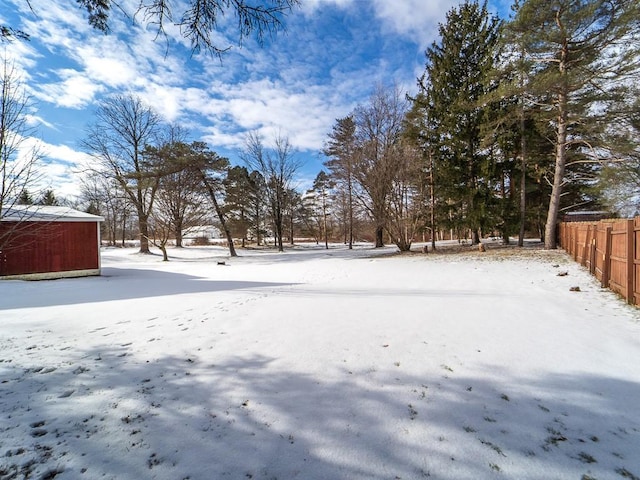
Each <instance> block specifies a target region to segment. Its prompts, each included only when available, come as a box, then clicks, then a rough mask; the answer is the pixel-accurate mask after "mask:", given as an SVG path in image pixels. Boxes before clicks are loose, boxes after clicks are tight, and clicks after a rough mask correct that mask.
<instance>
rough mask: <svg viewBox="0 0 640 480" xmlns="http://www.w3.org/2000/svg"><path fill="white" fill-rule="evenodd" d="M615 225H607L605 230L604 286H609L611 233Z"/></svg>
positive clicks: (603, 254) (603, 255) (603, 256)
mask: <svg viewBox="0 0 640 480" xmlns="http://www.w3.org/2000/svg"><path fill="white" fill-rule="evenodd" d="M612 231H613V227H612V226H611V225H607V226H606V227H605V230H604V248H603V249H602V250H603V253H602V288H609V275H610V274H611V273H610V272H611V235H612Z"/></svg>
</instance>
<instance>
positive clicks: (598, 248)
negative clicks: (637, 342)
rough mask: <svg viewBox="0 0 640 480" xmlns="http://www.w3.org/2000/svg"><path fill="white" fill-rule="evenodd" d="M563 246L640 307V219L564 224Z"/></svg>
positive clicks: (610, 286) (593, 272)
mask: <svg viewBox="0 0 640 480" xmlns="http://www.w3.org/2000/svg"><path fill="white" fill-rule="evenodd" d="M559 238H560V245H561V247H562V248H564V249H565V251H566V252H567V253H568V254H569V255H571V257H572V258H573V259H574V260H575V261H576V262H578V263H580V264H581V265H583V266H585V267H586V268H588V269H589V272H590V273H591V274H592V275H594V276H595V277H596V278H597V279H598V280H600V283H601V285H602V286H603V287H605V288H610V289H611V290H612V291H614V292H616V293H618V294H619V295H621V296H622V297H624V298H625V299H626V300H627V302H629V303H630V304H633V305H638V304H640V286H639V285H638V284H639V280H638V279H640V217H637V218H635V219H633V220H601V221H599V222H563V223H562V224H561V226H560V231H559Z"/></svg>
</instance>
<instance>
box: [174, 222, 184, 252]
mask: <svg viewBox="0 0 640 480" xmlns="http://www.w3.org/2000/svg"><path fill="white" fill-rule="evenodd" d="M175 235H176V247H177V248H182V227H181V226H180V227H177V228H176V231H175Z"/></svg>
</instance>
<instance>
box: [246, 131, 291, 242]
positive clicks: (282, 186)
mask: <svg viewBox="0 0 640 480" xmlns="http://www.w3.org/2000/svg"><path fill="white" fill-rule="evenodd" d="M241 158H242V160H243V161H244V162H245V164H246V165H247V167H249V168H250V169H252V170H255V171H257V172H259V173H260V174H261V175H262V177H263V178H264V181H265V186H266V193H267V198H268V199H269V206H270V209H271V215H272V218H273V227H274V233H275V236H276V243H277V245H278V250H279V251H281V252H282V251H284V244H283V240H282V239H283V233H284V211H285V206H286V205H285V204H286V200H287V199H286V193H287V191H288V190H290V189H291V184H292V182H293V178H294V175H295V173H296V172H297V171H298V169H299V168H300V166H301V163H300V161H299V160H298V159H297V158H296V156H295V152H294V149H293V146H292V145H291V143H290V142H289V139H288V138H287V137H284V136H282V135H276V137H275V138H274V148H273V149H267V148H265V146H264V144H263V142H262V138H261V137H260V136H259V135H258V134H257V133H255V132H252V133H250V134H249V135H247V138H246V143H245V149H244V151H243V152H242V153H241Z"/></svg>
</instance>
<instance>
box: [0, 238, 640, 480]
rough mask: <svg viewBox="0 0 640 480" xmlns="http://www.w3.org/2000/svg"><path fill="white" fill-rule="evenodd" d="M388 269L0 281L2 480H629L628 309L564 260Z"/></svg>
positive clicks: (354, 254) (546, 255) (128, 253)
mask: <svg viewBox="0 0 640 480" xmlns="http://www.w3.org/2000/svg"><path fill="white" fill-rule="evenodd" d="M391 251H392V250H389V249H387V250H375V251H374V250H372V249H369V248H358V249H355V250H353V251H348V250H346V249H344V248H342V247H334V248H332V249H330V250H329V251H324V250H322V249H316V248H312V247H307V248H298V249H295V250H291V251H288V252H285V253H284V254H276V253H269V252H264V251H242V252H241V255H242V256H241V257H240V258H233V259H229V258H227V257H226V256H225V251H224V250H222V249H216V248H215V247H209V248H200V247H198V248H196V247H190V248H188V249H183V250H174V251H172V252H170V255H171V256H172V261H171V262H168V263H163V262H161V261H160V260H161V257H159V256H140V255H137V254H135V253H134V251H133V250H126V249H125V250H122V249H110V250H106V251H105V252H104V255H103V267H104V268H103V272H104V275H103V276H102V277H95V278H82V279H68V280H57V281H50V282H32V283H29V282H19V281H6V282H1V283H0V382H1V383H0V479H9V478H27V474H28V475H29V476H28V478H36V479H37V478H43V479H44V478H49V479H51V478H56V480H61V479H83V478H86V479H118V480H123V479H132V480H133V479H143V478H144V479H146V478H157V479H172V480H175V479H190V480H196V479H226V478H228V479H248V478H253V479H280V480H287V479H293V478H299V479H305V480H309V479H396V478H401V479H417V478H435V479H456V480H457V479H484V478H510V479H524V480H526V479H531V480H534V479H542V478H544V479H581V478H582V479H584V480H588V479H599V480H602V479H615V478H621V479H622V478H631V479H633V478H640V409H639V408H638V403H639V401H640V323H639V322H638V320H639V319H640V315H639V314H638V312H637V311H636V310H635V309H632V308H631V307H627V306H626V305H624V303H623V302H622V301H620V300H619V299H618V298H617V297H616V296H614V295H613V294H611V293H610V292H607V291H604V290H602V289H600V288H599V286H598V285H597V284H596V282H595V280H594V279H592V278H591V277H589V276H588V274H587V273H586V272H585V271H584V270H583V269H582V268H581V267H579V266H578V265H576V264H574V263H572V262H571V260H570V259H569V258H568V257H567V256H565V255H564V254H563V253H562V252H540V251H534V250H525V251H524V252H519V253H515V254H514V253H511V251H503V252H502V253H500V252H498V253H496V252H497V251H496V252H494V251H490V252H487V253H486V254H479V253H477V254H460V255H432V254H429V255H415V254H414V255H406V256H397V255H385V253H389V252H391ZM505 252H507V253H505ZM222 261H224V262H225V264H224V265H219V262H222ZM561 271H563V272H567V275H564V276H558V273H559V272H561ZM574 286H579V287H580V291H579V292H572V291H570V288H571V287H574Z"/></svg>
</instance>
